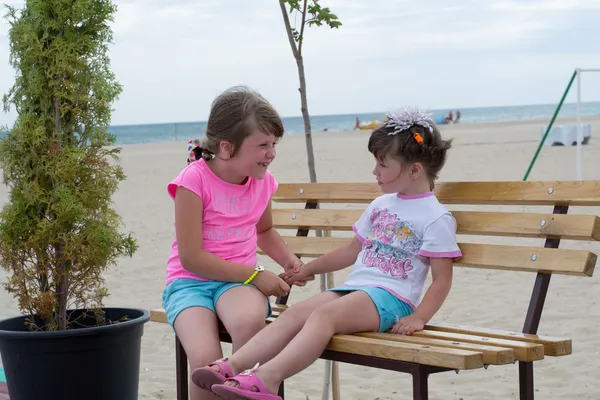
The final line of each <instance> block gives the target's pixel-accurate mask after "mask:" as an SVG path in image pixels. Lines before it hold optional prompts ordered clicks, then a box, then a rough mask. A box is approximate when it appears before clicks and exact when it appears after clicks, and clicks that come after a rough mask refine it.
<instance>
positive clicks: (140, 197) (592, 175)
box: [0, 117, 600, 400]
mask: <svg viewBox="0 0 600 400" xmlns="http://www.w3.org/2000/svg"><path fill="white" fill-rule="evenodd" d="M567 122H569V123H572V122H573V121H567ZM585 122H591V123H592V124H593V128H592V132H593V133H592V135H593V136H598V133H599V132H600V117H593V118H586V119H585ZM544 123H547V121H532V122H519V123H501V124H472V125H467V124H465V125H450V126H442V127H441V130H442V133H443V134H444V136H446V137H453V138H455V141H454V147H453V149H452V150H451V152H450V154H449V159H448V163H447V165H446V167H445V168H444V170H443V171H442V173H441V176H440V180H441V181H465V180H467V181H479V180H481V181H490V180H521V179H522V178H523V175H524V173H525V171H526V169H527V166H528V165H529V163H530V161H531V159H532V157H533V154H534V152H535V149H536V146H537V142H538V140H539V137H540V133H539V127H540V125H541V124H544ZM313 138H314V147H315V154H316V165H317V174H318V179H319V180H320V181H323V182H334V181H345V182H351V181H364V182H370V181H372V179H373V178H372V175H371V170H372V167H373V163H372V158H371V155H370V154H369V153H368V152H367V150H366V144H367V139H368V133H367V132H365V131H358V132H343V133H336V132H328V133H317V134H315V135H314V136H313ZM184 148H185V141H181V142H178V143H162V144H141V145H126V146H123V153H122V165H123V167H124V170H125V173H126V175H127V176H128V178H127V180H126V181H125V182H123V183H122V184H121V186H120V189H119V191H118V193H117V194H116V195H115V197H114V202H115V207H116V209H117V210H118V212H119V213H120V214H121V215H122V216H123V219H124V222H125V224H126V230H127V231H129V232H131V233H132V234H133V235H134V236H135V237H136V238H137V240H138V244H139V250H138V252H137V253H136V254H135V255H134V257H133V258H131V259H123V260H120V261H119V264H118V266H117V267H116V268H113V269H111V270H110V271H109V272H108V273H107V275H106V278H107V284H108V288H109V290H110V293H111V296H110V297H109V298H108V300H107V302H106V304H107V305H109V306H117V305H118V306H135V307H143V308H157V307H160V306H161V291H162V289H163V287H164V275H165V261H166V259H167V256H168V254H169V250H170V246H171V241H172V238H173V234H174V229H173V204H172V201H171V199H170V198H169V196H168V195H167V192H166V184H167V182H169V180H171V179H172V178H173V177H174V176H176V175H177V173H178V172H179V171H180V169H181V168H183V167H184V165H185V157H186V154H185V151H184ZM599 155H600V140H599V139H598V138H596V137H593V138H592V140H591V142H590V144H589V145H588V146H584V147H583V177H584V179H600V157H599ZM271 170H272V172H273V173H274V175H275V176H276V178H277V179H278V180H279V181H280V182H306V181H308V172H307V167H306V151H305V144H304V137H303V135H294V136H288V137H285V138H284V140H283V141H282V142H281V144H280V147H279V151H278V157H277V159H276V160H275V162H274V163H273V164H272V168H271ZM575 178H576V174H575V148H574V147H544V148H543V150H542V152H541V154H540V157H539V159H538V161H537V164H536V165H535V167H534V169H533V171H532V173H531V176H530V178H529V180H572V179H575ZM7 196H8V194H7V189H6V187H4V186H0V204H3V203H4V202H5V201H6V199H7ZM543 210H544V211H548V209H547V208H546V209H543ZM586 211H587V212H594V213H596V214H599V210H597V209H596V210H593V209H592V210H581V211H578V212H586ZM490 241H492V239H490ZM498 241H501V242H504V243H534V244H540V243H542V242H541V240H534V239H531V240H527V241H523V240H517V241H515V240H511V239H495V242H498ZM564 245H565V246H566V247H578V248H586V249H590V250H592V251H594V252H596V253H598V254H600V245H599V244H598V243H582V244H581V243H569V242H564ZM263 261H265V264H266V265H267V266H268V267H269V268H273V269H274V270H276V268H277V267H276V266H275V265H273V263H272V262H268V261H267V260H263ZM345 274H346V272H344V271H342V272H339V273H337V274H336V282H338V283H339V282H341V281H342V279H343V278H344V276H345ZM455 276H456V277H455V280H454V285H453V288H452V291H451V293H450V296H449V298H448V299H447V301H446V302H445V304H444V305H443V307H442V309H441V310H440V311H439V313H438V314H437V315H436V316H435V318H434V319H435V320H438V321H450V322H454V323H461V324H468V325H476V326H485V327H495V328H500V329H514V330H520V329H521V328H522V324H523V321H524V316H525V313H526V310H527V305H528V299H529V296H530V294H531V288H532V284H533V281H534V275H533V274H528V273H504V272H499V271H492V270H487V271H484V270H475V269H466V268H456V275H455ZM4 280H5V276H4V272H3V271H2V272H0V281H4ZM317 282H318V281H317ZM317 282H315V283H313V284H312V285H310V286H309V287H307V288H303V289H298V288H295V289H294V290H293V291H292V296H291V302H292V303H293V302H296V301H299V300H302V299H304V298H306V297H308V296H311V295H313V294H315V293H317V292H318V283H317ZM597 287H598V277H593V278H591V279H590V278H586V279H584V278H573V277H564V276H557V277H553V278H552V282H551V286H550V292H549V294H548V298H547V303H546V308H545V311H544V315H543V317H542V322H541V325H540V329H539V333H540V334H547V335H553V336H561V337H570V338H572V339H573V354H572V355H571V356H567V357H562V358H558V359H556V358H549V359H546V360H544V361H542V362H539V363H537V364H536V366H537V367H536V370H535V379H536V391H537V392H536V395H537V398H538V399H598V398H600V368H599V367H600V361H598V352H599V351H600V336H599V335H598V334H597V326H598V321H599V317H600V308H599V307H598V306H597V305H598V303H599V302H600V291H598V290H597V289H596V288H597ZM15 314H17V309H16V302H15V300H14V299H12V298H11V297H10V296H9V295H8V294H7V293H5V292H4V291H0V317H2V318H3V317H7V316H12V315H15ZM223 348H224V351H225V352H226V353H228V352H230V347H229V345H224V346H223ZM323 364H324V362H323V361H322V360H319V361H317V362H316V363H315V364H314V365H313V366H311V367H310V368H308V369H307V370H306V371H303V372H302V373H300V374H298V375H296V376H294V377H292V378H290V379H289V380H288V381H286V385H287V386H286V388H287V398H288V399H291V400H295V399H298V400H300V399H302V400H304V399H306V398H307V396H308V398H310V399H319V398H320V397H321V386H322V382H323ZM340 380H341V392H342V398H343V399H345V400H346V399H348V400H349V399H361V400H362V399H365V400H375V399H380V400H383V399H412V390H411V380H410V377H409V376H408V375H405V374H398V373H393V372H388V371H382V370H377V369H372V368H362V367H356V366H350V365H345V364H342V365H340ZM139 397H140V399H174V398H175V352H174V337H173V332H172V331H171V328H170V327H169V326H168V325H166V324H157V323H148V324H147V325H146V327H145V333H144V337H143V343H142V359H141V371H140V396H139ZM430 398H431V399H432V400H433V399H444V400H446V399H456V400H458V399H464V400H480V399H516V398H518V368H517V366H516V365H509V366H501V367H500V366H493V367H490V368H489V369H488V370H487V371H485V370H476V371H472V372H461V373H460V374H458V375H456V374H455V373H445V374H438V375H433V376H432V377H431V378H430Z"/></svg>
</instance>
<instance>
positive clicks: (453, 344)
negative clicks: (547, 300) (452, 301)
mask: <svg viewBox="0 0 600 400" xmlns="http://www.w3.org/2000/svg"><path fill="white" fill-rule="evenodd" d="M354 336H361V337H367V338H371V339H379V340H390V341H393V342H401V343H412V344H418V345H422V346H435V347H447V348H453V349H461V350H468V351H478V352H480V353H481V354H482V355H483V363H484V364H491V365H503V364H512V363H513V361H514V360H515V354H514V352H513V350H512V349H509V348H507V347H496V346H488V345H482V344H475V343H466V342H457V341H450V340H442V339H431V338H425V337H417V336H404V335H396V334H393V333H380V332H365V333H357V334H356V335H354Z"/></svg>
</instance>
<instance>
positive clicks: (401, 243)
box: [362, 208, 423, 279]
mask: <svg viewBox="0 0 600 400" xmlns="http://www.w3.org/2000/svg"><path fill="white" fill-rule="evenodd" d="M422 244H423V238H421V237H420V236H419V235H417V234H416V233H415V231H414V229H413V227H412V225H411V224H410V223H409V222H406V221H402V220H400V219H399V218H398V216H397V215H395V214H392V213H390V212H388V210H387V209H386V208H384V209H379V208H375V209H373V212H372V213H371V232H370V233H369V236H368V237H367V238H366V240H365V241H364V243H363V248H364V251H363V256H362V263H363V264H364V265H366V266H367V267H373V268H378V269H379V270H380V271H382V272H383V273H386V274H390V275H391V276H394V277H395V276H399V277H401V278H403V279H407V278H408V274H407V272H410V271H412V269H413V265H412V261H411V258H413V257H415V256H416V254H417V253H418V251H419V249H420V248H421V245H422Z"/></svg>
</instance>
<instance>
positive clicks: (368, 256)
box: [193, 109, 462, 400]
mask: <svg viewBox="0 0 600 400" xmlns="http://www.w3.org/2000/svg"><path fill="white" fill-rule="evenodd" d="M450 146H451V143H450V141H446V140H443V139H442V138H441V136H440V133H439V131H438V130H437V128H436V127H435V125H434V123H433V121H431V119H430V117H429V116H428V115H426V114H423V113H422V112H420V111H419V110H415V109H413V110H399V111H396V112H393V113H391V116H390V118H389V120H388V121H387V123H385V124H384V125H382V126H381V127H379V128H377V129H375V130H374V131H373V133H372V134H371V137H370V138H369V144H368V149H369V151H370V152H371V153H372V154H373V156H374V157H375V162H376V165H375V169H374V171H373V174H374V175H375V178H376V180H377V183H378V184H379V186H380V188H381V191H382V192H383V193H384V194H383V195H381V196H379V197H378V198H377V199H375V200H374V201H373V202H372V203H371V204H370V205H369V206H368V207H367V209H366V211H365V212H364V213H363V215H362V216H361V217H360V219H359V220H358V221H357V222H356V224H355V225H354V232H355V237H354V239H353V240H352V241H351V242H350V243H349V244H347V245H345V246H343V247H340V248H338V249H336V250H334V251H332V252H331V253H329V254H326V255H324V256H322V257H319V258H317V259H316V260H314V261H311V262H309V263H308V264H306V265H300V266H298V267H296V268H294V269H292V270H288V272H287V273H285V274H284V275H283V276H284V277H285V279H286V282H287V283H288V284H292V283H294V282H297V281H298V280H301V279H306V278H307V277H309V276H312V275H313V274H325V273H328V272H334V271H339V270H341V269H344V268H346V267H349V266H352V272H351V273H350V274H349V275H348V277H347V278H346V281H345V282H344V284H343V285H342V286H339V287H336V288H333V289H329V290H327V291H325V292H323V293H320V294H318V295H316V296H314V297H311V298H309V299H307V300H305V301H303V302H300V303H297V304H294V305H293V306H291V307H290V308H288V309H287V310H286V311H285V312H283V313H281V314H280V316H279V317H278V318H277V319H276V320H275V321H274V322H272V323H271V324H269V325H268V326H267V327H266V328H265V329H263V330H261V331H260V332H258V333H257V334H256V336H254V337H253V338H252V339H250V340H249V341H248V342H247V343H246V344H245V345H244V346H243V347H242V348H240V349H238V350H237V351H235V352H234V353H233V355H232V356H231V357H229V358H227V359H221V360H217V361H215V362H213V363H211V364H209V366H207V367H204V368H200V369H198V370H197V371H196V372H195V373H194V376H193V379H194V382H196V383H197V384H199V385H201V386H203V387H212V391H213V392H214V393H215V394H217V395H219V396H221V397H222V398H226V399H262V400H281V397H279V396H277V395H276V393H277V390H278V387H279V385H280V383H281V382H283V381H284V380H285V379H287V378H289V377H291V376H293V375H295V374H297V373H298V372H300V371H302V370H304V369H305V368H307V367H309V366H310V365H311V364H313V363H314V362H315V361H316V360H317V359H318V357H319V356H320V355H321V354H322V353H323V351H324V350H325V348H326V347H327V344H328V343H329V341H330V340H331V338H332V336H333V335H335V334H338V333H339V334H353V333H357V332H377V331H379V332H385V331H388V330H390V329H391V332H393V333H396V334H400V335H411V334H412V333H413V332H415V331H419V330H422V329H423V328H424V326H425V324H426V323H427V322H429V320H430V319H431V318H432V317H433V315H435V313H436V312H437V311H438V310H439V308H440V307H441V305H442V303H443V302H444V300H445V299H446V297H447V295H448V293H449V291H450V286H451V283H452V263H453V260H454V259H457V258H460V257H461V256H462V254H461V251H460V249H459V247H458V245H457V243H456V221H455V219H454V218H453V216H452V214H451V213H450V212H449V211H448V210H447V209H446V208H445V207H444V206H443V205H442V204H440V203H439V201H438V200H437V198H436V197H435V195H434V194H433V186H434V181H435V179H436V178H437V176H438V173H439V172H440V170H441V169H442V167H443V165H444V163H445V161H446V152H447V150H448V149H449V148H450ZM429 269H431V272H432V283H431V285H430V286H429V288H428V289H427V291H426V292H425V296H424V297H423V300H422V301H420V299H421V293H422V290H423V288H424V285H425V280H426V278H427V274H428V271H429Z"/></svg>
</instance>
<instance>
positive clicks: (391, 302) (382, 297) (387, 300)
mask: <svg viewBox="0 0 600 400" xmlns="http://www.w3.org/2000/svg"><path fill="white" fill-rule="evenodd" d="M357 290H360V291H361V292H365V293H366V294H368V295H369V297H370V298H371V300H372V301H373V303H375V307H377V313H378V314H379V332H385V331H387V330H388V329H391V328H392V327H393V326H394V324H395V323H396V322H398V320H399V319H401V318H404V317H407V316H409V315H411V314H412V313H413V310H412V308H410V306H409V305H408V304H406V303H405V302H403V301H402V300H400V299H399V298H397V297H396V296H394V295H392V294H391V293H390V292H388V291H387V290H385V289H381V288H378V287H374V286H339V287H336V288H333V289H329V291H332V292H348V293H350V292H355V291H357Z"/></svg>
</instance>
